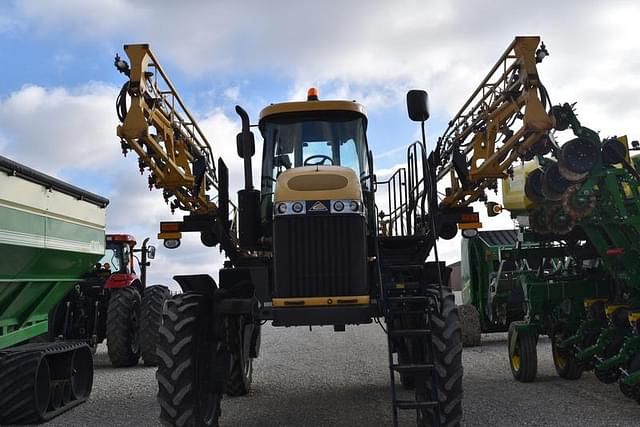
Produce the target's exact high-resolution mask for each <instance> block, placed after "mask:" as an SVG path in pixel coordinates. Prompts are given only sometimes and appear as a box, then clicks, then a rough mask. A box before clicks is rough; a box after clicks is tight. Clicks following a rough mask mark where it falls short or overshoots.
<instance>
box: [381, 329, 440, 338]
mask: <svg viewBox="0 0 640 427" xmlns="http://www.w3.org/2000/svg"><path fill="white" fill-rule="evenodd" d="M429 334H431V329H399V330H395V331H393V330H391V331H389V336H392V337H411V336H422V335H429Z"/></svg>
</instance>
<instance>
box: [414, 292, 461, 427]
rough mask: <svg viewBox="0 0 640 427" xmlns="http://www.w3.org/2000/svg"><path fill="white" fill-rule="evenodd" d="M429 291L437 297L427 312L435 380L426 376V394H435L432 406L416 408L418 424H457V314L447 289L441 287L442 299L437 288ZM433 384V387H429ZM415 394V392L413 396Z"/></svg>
mask: <svg viewBox="0 0 640 427" xmlns="http://www.w3.org/2000/svg"><path fill="white" fill-rule="evenodd" d="M429 294H430V295H432V296H433V297H434V299H435V300H436V301H438V308H439V310H434V312H433V313H431V315H430V317H431V338H432V345H431V348H432V355H433V364H434V365H435V369H434V373H435V375H433V376H432V375H429V377H430V379H433V378H434V377H435V379H436V381H437V383H436V384H433V383H432V382H431V381H430V380H427V387H426V390H427V393H428V394H427V397H429V398H430V397H431V396H433V397H436V396H437V400H438V402H439V403H440V404H439V405H438V407H437V408H436V409H424V410H418V420H417V421H418V423H417V424H418V425H419V426H424V425H431V424H435V425H440V426H442V427H448V426H458V425H460V423H461V421H462V332H461V328H460V316H459V314H458V307H457V306H456V302H455V298H454V296H453V292H451V289H449V288H446V287H443V288H442V299H441V300H440V292H439V291H438V290H437V289H430V290H429ZM434 386H435V390H434V389H433V388H434ZM416 388H417V387H416ZM416 397H419V396H416ZM432 421H435V422H433V423H432Z"/></svg>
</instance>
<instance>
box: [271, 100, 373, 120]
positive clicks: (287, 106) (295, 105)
mask: <svg viewBox="0 0 640 427" xmlns="http://www.w3.org/2000/svg"><path fill="white" fill-rule="evenodd" d="M314 111H345V112H352V113H359V114H362V115H363V116H364V118H365V119H366V118H367V112H366V110H365V108H364V106H363V105H362V104H359V103H357V102H355V101H344V100H342V101H340V100H327V101H316V100H309V101H296V102H281V103H278V104H271V105H269V106H268V107H265V108H263V109H262V111H260V121H261V122H262V120H264V119H266V118H267V117H271V116H275V115H280V114H288V113H304V112H314Z"/></svg>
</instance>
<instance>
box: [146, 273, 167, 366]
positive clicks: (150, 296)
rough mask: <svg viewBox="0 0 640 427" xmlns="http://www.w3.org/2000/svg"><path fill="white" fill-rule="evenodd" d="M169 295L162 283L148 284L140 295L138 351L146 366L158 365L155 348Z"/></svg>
mask: <svg viewBox="0 0 640 427" xmlns="http://www.w3.org/2000/svg"><path fill="white" fill-rule="evenodd" d="M170 296H171V293H170V292H169V288H167V287H166V286H162V285H155V286H149V287H148V288H146V289H145V290H144V295H143V296H142V308H141V309H140V353H141V354H142V359H143V360H144V364H145V365H147V366H158V355H157V354H156V348H157V346H158V340H159V338H160V333H159V330H160V325H162V308H163V307H164V303H165V301H166V300H167V299H168V298H169V297H170Z"/></svg>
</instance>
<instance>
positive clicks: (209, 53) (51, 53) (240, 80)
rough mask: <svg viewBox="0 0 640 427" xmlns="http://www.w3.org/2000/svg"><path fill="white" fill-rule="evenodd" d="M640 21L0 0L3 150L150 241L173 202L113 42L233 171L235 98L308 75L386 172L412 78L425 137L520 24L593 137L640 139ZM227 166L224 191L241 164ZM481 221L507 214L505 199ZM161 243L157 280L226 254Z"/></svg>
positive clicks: (474, 9)
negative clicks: (151, 165)
mask: <svg viewBox="0 0 640 427" xmlns="http://www.w3.org/2000/svg"><path fill="white" fill-rule="evenodd" d="M638 22H640V4H638V3H637V2H634V1H607V2H602V1H592V0H585V1H563V2H557V1H538V2H521V1H500V0H498V1H491V2H482V1H472V0H466V1H463V0H449V1H431V0H422V1H403V0H399V1H379V0H369V1H355V0H354V1H344V0H342V1H333V0H324V1H322V2H304V1H279V0H271V1H242V2H222V1H213V0H211V1H195V0H187V1H180V2H175V1H167V0H155V1H148V0H137V1H133V0H103V1H90V0H24V1H3V2H0V64H2V71H0V76H1V78H0V154H2V155H4V156H6V157H9V158H11V159H13V160H15V161H18V162H20V163H23V164H26V165H28V166H30V167H33V168H35V169H38V170H41V171H43V172H45V173H48V174H52V175H54V176H57V177H59V178H61V179H63V180H65V181H68V182H71V183H73V184H75V185H77V186H80V187H82V188H85V189H87V190H90V191H93V192H95V193H98V194H100V195H103V196H106V197H108V198H109V199H110V200H111V204H110V205H109V208H108V211H107V230H108V231H109V232H126V233H130V234H134V235H135V236H137V238H138V240H140V241H141V240H142V239H143V238H144V237H146V236H150V237H151V238H152V240H155V236H156V234H157V232H158V223H159V221H161V220H170V219H171V218H172V216H171V213H170V210H169V209H168V207H167V206H166V205H165V204H164V202H163V199H162V195H161V192H160V191H152V192H150V191H149V190H148V187H147V180H146V177H141V176H140V174H139V172H138V167H137V159H135V158H134V157H135V156H133V155H129V156H128V157H127V158H123V156H122V154H121V151H120V144H119V140H118V138H117V137H116V134H115V129H116V126H117V118H116V112H115V99H116V96H117V92H118V90H119V88H120V86H121V85H122V84H123V83H124V80H123V77H122V75H120V74H119V73H118V72H117V71H116V70H115V68H114V67H113V57H114V55H115V54H116V53H119V54H120V55H123V54H124V52H123V49H122V45H123V44H126V43H138V42H146V43H150V44H151V48H152V50H153V51H154V53H155V54H156V56H157V57H158V58H159V60H160V62H161V64H162V65H163V67H164V68H165V70H166V71H167V72H168V74H169V76H170V77H171V79H172V81H173V83H174V84H175V86H176V87H177V88H178V91H179V92H180V94H181V96H182V98H183V99H184V100H185V101H186V103H187V105H188V106H189V108H190V110H191V112H192V113H194V115H195V116H196V118H197V120H198V121H199V123H200V125H201V127H202V128H203V130H204V132H205V134H206V135H207V138H208V140H209V141H210V142H211V143H212V145H213V150H214V154H216V155H222V156H223V157H224V159H225V161H226V162H227V163H228V164H229V165H231V169H232V171H234V170H236V171H237V170H239V168H234V166H235V165H240V164H241V163H240V159H238V158H237V156H235V154H234V152H235V134H236V133H237V132H238V131H239V128H240V121H239V119H238V117H237V115H236V114H235V112H234V107H235V105H236V104H239V105H241V106H243V107H244V108H245V109H246V110H247V111H248V112H249V115H250V117H251V119H252V122H253V123H255V122H257V118H258V114H259V112H260V110H261V109H262V108H263V107H264V106H266V105H268V104H270V103H273V102H282V101H290V100H304V99H305V94H306V90H307V88H309V87H311V86H314V87H317V88H318V89H319V91H320V98H322V99H350V100H351V99H353V100H357V101H359V102H361V103H363V104H364V105H365V106H366V108H367V111H368V115H369V131H368V141H369V145H370V148H371V149H372V150H373V152H374V163H375V167H376V169H377V170H378V171H383V172H384V171H386V172H389V171H392V170H394V169H395V168H396V167H397V166H399V165H402V164H403V163H404V162H405V158H406V151H405V147H406V146H407V145H408V144H409V143H411V142H412V141H414V140H415V139H417V137H418V135H419V133H418V126H417V125H416V124H415V123H413V122H411V121H410V120H409V119H408V117H407V113H406V107H405V94H406V91H407V90H409V89H413V88H422V89H425V90H427V91H428V93H429V98H430V108H431V117H430V119H429V121H428V123H427V135H428V136H427V138H428V146H429V147H432V145H433V142H434V141H435V140H436V139H437V137H438V136H439V135H440V134H441V133H442V132H444V129H445V127H446V123H447V122H448V121H449V119H450V118H452V117H453V116H454V114H455V113H456V112H457V110H458V108H459V107H460V106H461V105H462V104H463V103H464V101H466V99H467V97H468V96H469V95H470V94H471V92H472V91H473V90H474V89H475V88H476V86H477V85H478V84H479V83H480V81H481V80H482V79H483V78H484V76H485V75H486V73H487V72H488V71H489V69H490V67H491V66H492V65H493V64H494V63H495V61H496V60H497V58H498V57H499V56H500V55H501V54H502V52H503V51H504V50H505V48H506V47H507V46H508V45H509V43H510V42H511V41H512V40H513V37H514V36H516V35H540V36H541V37H542V40H543V41H544V43H545V45H546V46H547V49H548V51H549V53H550V56H549V57H548V58H546V59H545V60H544V62H543V63H542V64H540V65H539V67H538V71H539V74H540V77H541V79H542V81H543V82H544V84H545V86H546V88H547V90H548V91H549V94H550V97H551V99H552V101H553V102H554V103H560V102H570V103H572V102H577V105H576V108H577V112H578V114H579V118H580V120H581V121H582V123H583V124H584V125H586V126H588V127H591V128H593V129H595V130H597V131H599V132H600V133H601V136H612V135H620V134H627V135H629V137H630V139H640V120H638V117H640V78H639V77H640V71H639V70H640V45H639V43H638V41H639V40H640V26H639V25H638ZM256 139H257V141H258V152H259V149H260V142H261V140H260V138H259V137H257V138H256ZM258 158H259V156H256V157H255V158H254V159H258ZM254 161H255V160H254ZM379 175H380V174H379ZM379 177H380V176H379ZM231 178H232V183H231V187H232V188H231V191H232V194H234V193H235V191H236V190H237V189H239V188H240V186H241V185H242V182H241V175H240V174H238V173H235V174H234V173H232V176H231ZM176 217H179V214H178V213H176ZM483 222H484V224H485V228H487V229H496V228H509V227H511V226H512V223H511V221H510V220H509V218H508V216H507V215H506V214H503V215H501V216H498V217H496V218H491V219H487V218H483ZM157 246H158V253H157V259H156V261H155V262H154V263H153V264H152V267H151V269H150V273H149V277H150V282H151V283H166V284H170V283H171V277H172V276H173V275H174V274H191V273H211V274H213V275H214V276H216V275H217V274H216V271H217V269H218V268H219V267H220V266H221V263H222V261H223V257H222V255H221V254H219V253H218V251H217V250H216V249H211V248H205V247H203V246H202V245H201V244H200V242H199V239H198V237H197V236H194V235H187V237H186V238H185V239H184V240H183V244H182V246H181V247H180V248H179V249H177V250H173V251H169V250H166V249H164V248H163V247H161V246H162V245H161V244H158V245H157ZM459 248H460V242H459V239H454V240H452V241H446V242H441V244H440V253H441V257H442V258H444V259H446V260H447V261H448V262H454V261H456V260H458V259H459V258H460V249H459Z"/></svg>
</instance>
